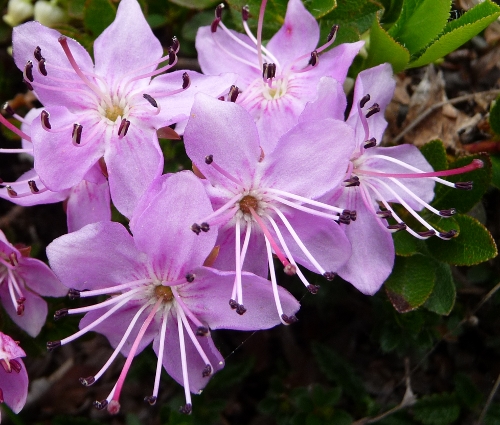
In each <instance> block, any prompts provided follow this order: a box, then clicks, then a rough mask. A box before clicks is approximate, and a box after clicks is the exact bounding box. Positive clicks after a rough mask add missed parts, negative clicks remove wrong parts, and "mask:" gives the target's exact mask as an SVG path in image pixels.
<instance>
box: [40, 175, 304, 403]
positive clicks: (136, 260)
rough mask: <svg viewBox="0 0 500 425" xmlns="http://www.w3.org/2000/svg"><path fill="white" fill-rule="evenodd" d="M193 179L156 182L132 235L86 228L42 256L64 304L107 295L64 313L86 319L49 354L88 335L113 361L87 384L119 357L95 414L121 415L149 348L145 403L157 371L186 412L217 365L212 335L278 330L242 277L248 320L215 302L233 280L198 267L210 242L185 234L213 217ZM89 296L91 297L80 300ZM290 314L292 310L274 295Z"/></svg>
mask: <svg viewBox="0 0 500 425" xmlns="http://www.w3.org/2000/svg"><path fill="white" fill-rule="evenodd" d="M212 211H213V210H212V207H211V205H210V201H209V199H208V197H207V195H206V193H205V190H204V189H203V186H202V184H201V182H200V181H199V179H198V178H197V177H195V176H194V175H193V174H192V173H191V172H188V171H185V172H181V173H177V174H173V175H167V176H163V177H161V178H160V179H157V180H156V181H155V182H154V183H153V186H152V188H151V189H150V191H148V192H147V193H146V195H145V197H144V198H143V199H142V200H141V202H140V204H139V206H138V210H137V211H136V212H135V213H134V222H133V223H132V224H131V230H132V233H133V236H131V235H130V233H129V232H128V231H127V229H125V227H123V226H122V225H121V224H119V223H114V222H101V223H96V224H91V225H88V226H86V227H84V228H83V229H81V230H79V231H78V232H74V233H71V234H69V235H65V236H62V237H60V238H58V239H56V240H55V241H54V242H52V243H51V244H50V245H49V246H48V247H47V255H48V257H49V260H50V264H51V266H52V267H53V269H54V271H55V272H56V273H57V275H58V276H59V277H60V278H61V280H62V281H63V282H64V284H65V285H67V286H68V287H70V288H73V289H71V290H70V297H88V296H95V295H103V294H110V295H112V296H111V297H110V298H109V299H107V300H106V301H104V302H102V303H100V304H96V305H91V306H89V307H83V308H77V309H70V310H68V309H64V310H60V311H58V312H57V313H56V318H59V317H62V316H65V315H67V314H77V313H86V315H85V317H84V318H83V319H82V320H81V322H80V328H81V330H80V331H79V332H77V333H76V334H74V335H71V336H69V337H67V338H64V339H63V340H61V341H54V342H50V343H48V345H47V346H48V348H49V349H52V348H55V347H57V346H60V345H64V344H67V343H69V342H71V341H72V340H74V339H76V338H78V337H79V336H80V335H82V334H84V333H86V332H88V331H90V330H92V329H94V330H96V331H97V332H100V333H102V334H104V335H105V336H106V337H107V338H108V339H109V341H110V343H111V345H112V346H113V347H115V351H114V353H113V355H112V356H111V358H110V359H109V360H108V361H107V362H106V364H105V365H104V366H103V368H102V369H101V370H100V371H99V372H98V373H97V374H95V375H94V376H91V377H88V378H82V379H81V382H82V383H83V384H84V385H92V384H93V383H94V382H95V381H96V380H97V379H99V378H100V377H101V376H102V374H103V373H104V372H105V371H106V369H107V368H108V366H109V365H110V364H111V362H112V361H113V360H114V358H115V357H116V356H117V355H118V353H119V352H121V353H122V354H123V355H125V356H127V360H126V362H125V366H124V368H123V370H122V373H121V374H120V377H119V378H118V381H117V383H116V385H115V387H114V388H113V390H112V391H111V393H110V394H109V396H108V397H107V398H106V399H105V400H103V401H100V402H96V407H98V408H104V407H106V406H107V407H108V410H109V411H110V412H111V413H116V412H118V410H119V408H120V404H119V401H118V400H119V397H120V392H121V389H122V386H123V383H124V380H125V376H126V374H127V372H128V370H129V367H130V365H131V363H132V360H133V358H134V356H135V355H136V354H138V353H139V352H141V351H142V350H143V349H144V348H145V347H147V346H148V345H149V344H151V342H152V343H153V349H154V350H155V352H156V354H157V355H158V364H157V369H156V377H155V380H154V387H153V391H152V395H151V396H148V397H146V400H147V401H149V402H150V403H151V404H154V402H155V401H156V398H157V395H158V389H159V381H160V374H161V366H162V365H163V367H164V368H165V369H166V371H167V372H168V373H169V375H170V376H172V378H174V379H175V380H176V381H177V382H179V383H180V384H181V385H183V386H184V390H185V397H186V404H185V406H184V407H183V408H182V411H183V412H185V413H190V411H191V406H192V402H191V392H193V393H198V392H199V391H201V389H202V388H203V387H204V386H205V385H206V384H207V382H208V379H209V377H210V376H212V374H213V373H215V372H217V371H218V370H220V369H221V368H222V367H223V366H224V359H223V357H222V356H221V354H220V353H219V352H218V350H217V349H216V348H215V346H214V344H213V341H212V339H211V337H210V329H219V328H225V329H241V330H255V329H265V328H270V327H272V326H275V325H276V324H278V323H279V320H278V319H277V318H276V315H275V314H273V313H274V309H273V304H272V302H268V300H270V299H272V291H271V289H270V288H269V285H267V280H265V279H263V278H259V277H257V276H254V275H251V274H249V273H245V274H244V275H243V277H242V281H243V283H242V284H243V285H244V286H245V288H249V289H248V293H249V296H248V303H249V305H250V306H251V307H253V308H252V310H253V312H251V313H250V314H249V315H248V317H247V316H245V317H239V316H236V315H234V314H231V313H230V311H228V310H229V309H227V308H224V307H226V306H227V304H226V303H225V302H224V298H222V294H224V293H226V291H230V290H231V287H232V285H233V282H234V278H235V274H234V272H221V271H218V270H215V269H213V268H210V267H206V266H204V265H203V264H204V262H205V260H206V258H207V257H208V256H209V255H210V254H211V252H212V250H213V248H214V243H215V240H216V237H217V235H216V233H215V232H213V233H212V234H210V235H207V238H206V239H204V240H200V239H199V238H197V236H196V235H195V234H194V233H193V232H192V231H191V230H190V223H192V222H193V221H194V219H195V217H198V216H199V215H206V214H210V213H211V212H212ZM86 289H89V291H84V290H86ZM280 296H281V297H282V299H283V301H284V308H285V311H286V313H287V314H290V315H293V314H295V312H296V311H297V310H298V308H299V304H298V302H297V301H296V300H295V299H294V298H293V297H292V296H291V295H290V294H289V293H287V292H286V291H285V290H283V289H281V290H280Z"/></svg>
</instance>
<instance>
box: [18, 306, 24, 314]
mask: <svg viewBox="0 0 500 425" xmlns="http://www.w3.org/2000/svg"><path fill="white" fill-rule="evenodd" d="M16 313H17V315H18V316H22V315H23V314H24V304H19V305H18V306H17V310H16Z"/></svg>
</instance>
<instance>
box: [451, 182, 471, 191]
mask: <svg viewBox="0 0 500 425" xmlns="http://www.w3.org/2000/svg"><path fill="white" fill-rule="evenodd" d="M472 187H473V182H457V183H455V189H461V190H472Z"/></svg>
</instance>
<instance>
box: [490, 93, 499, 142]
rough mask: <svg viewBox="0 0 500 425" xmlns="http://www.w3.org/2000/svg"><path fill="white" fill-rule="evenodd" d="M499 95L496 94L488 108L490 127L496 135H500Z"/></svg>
mask: <svg viewBox="0 0 500 425" xmlns="http://www.w3.org/2000/svg"><path fill="white" fill-rule="evenodd" d="M499 100H500V96H498V97H497V98H496V100H495V102H493V104H492V105H491V108H490V118H489V121H490V127H491V129H492V130H493V131H494V133H495V134H496V135H497V136H500V102H499Z"/></svg>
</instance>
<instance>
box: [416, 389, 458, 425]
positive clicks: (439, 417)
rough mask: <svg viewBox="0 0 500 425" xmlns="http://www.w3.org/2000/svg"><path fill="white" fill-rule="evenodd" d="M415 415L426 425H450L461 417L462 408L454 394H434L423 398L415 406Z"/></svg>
mask: <svg viewBox="0 0 500 425" xmlns="http://www.w3.org/2000/svg"><path fill="white" fill-rule="evenodd" d="M413 414H414V416H415V419H417V420H419V421H420V422H422V423H423V424H425V425H448V424H451V423H452V422H454V421H456V420H457V419H458V417H459V416H460V406H459V405H458V403H457V400H456V397H455V396H454V395H452V394H447V393H443V394H433V395H430V396H425V397H422V398H421V399H420V400H419V401H418V402H417V403H416V404H415V405H414V406H413Z"/></svg>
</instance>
